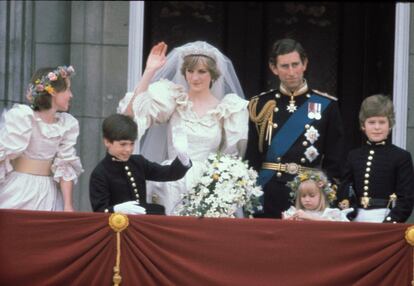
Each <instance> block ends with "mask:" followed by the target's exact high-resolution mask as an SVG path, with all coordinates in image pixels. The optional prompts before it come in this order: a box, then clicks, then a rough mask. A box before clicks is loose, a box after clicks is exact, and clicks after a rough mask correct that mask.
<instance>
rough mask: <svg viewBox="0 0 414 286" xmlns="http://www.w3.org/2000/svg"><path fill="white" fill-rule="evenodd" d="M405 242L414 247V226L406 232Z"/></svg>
mask: <svg viewBox="0 0 414 286" xmlns="http://www.w3.org/2000/svg"><path fill="white" fill-rule="evenodd" d="M405 240H406V241H407V242H408V244H410V245H411V246H414V226H410V227H409V228H407V230H406V231H405Z"/></svg>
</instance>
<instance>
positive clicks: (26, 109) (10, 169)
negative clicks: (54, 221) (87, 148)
mask: <svg viewBox="0 0 414 286" xmlns="http://www.w3.org/2000/svg"><path fill="white" fill-rule="evenodd" d="M73 73H74V69H73V67H72V66H69V67H66V66H59V67H57V68H41V69H39V70H37V71H36V72H35V73H34V75H33V76H32V79H31V84H30V86H29V89H28V92H27V95H26V97H27V98H28V100H29V101H30V103H31V106H27V105H24V104H15V105H14V106H13V107H12V108H11V109H10V110H8V111H6V112H4V113H3V117H4V122H2V124H1V126H0V208H8V209H26V210H47V211H59V210H64V211H73V210H74V209H73V204H72V187H73V183H74V182H76V180H77V178H78V176H79V175H80V173H81V172H82V171H83V169H82V165H81V162H80V160H79V157H78V156H76V150H75V144H76V139H77V137H78V135H79V124H78V121H77V120H76V119H75V118H74V117H73V116H72V115H70V114H68V113H66V112H59V111H67V110H68V109H69V102H70V100H71V98H72V91H71V89H70V86H71V81H70V77H71V75H72V74H73ZM57 183H58V184H59V186H60V191H58V186H57Z"/></svg>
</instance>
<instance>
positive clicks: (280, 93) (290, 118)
mask: <svg viewBox="0 0 414 286" xmlns="http://www.w3.org/2000/svg"><path fill="white" fill-rule="evenodd" d="M249 115H250V121H249V137H248V145H247V151H246V156H245V157H246V159H247V160H248V161H249V164H250V165H251V166H252V167H253V168H254V169H255V170H257V171H258V172H259V178H258V183H259V184H260V185H262V187H263V191H264V198H263V199H264V201H263V211H264V212H263V214H261V215H260V217H276V218H280V217H281V212H282V211H284V210H286V209H288V208H289V206H290V205H291V201H290V196H289V193H290V189H289V188H288V187H287V186H286V182H287V181H290V180H292V179H293V177H294V176H296V175H297V174H299V173H300V172H301V171H303V170H305V169H306V168H319V169H322V170H324V171H325V172H326V173H327V175H328V177H329V178H330V179H331V180H332V178H339V177H340V174H341V168H340V164H341V159H343V144H344V143H343V142H344V133H343V126H342V120H341V116H340V113H339V108H338V105H337V99H336V98H335V97H332V96H330V95H328V94H325V93H321V92H319V91H317V90H311V89H310V88H308V85H307V83H306V82H304V84H303V85H302V86H301V87H300V88H299V89H298V90H297V91H296V92H294V93H290V92H289V91H287V90H286V89H284V88H283V86H282V85H281V86H280V89H279V90H270V91H267V92H264V93H262V94H260V95H258V96H254V97H253V98H251V100H250V102H249Z"/></svg>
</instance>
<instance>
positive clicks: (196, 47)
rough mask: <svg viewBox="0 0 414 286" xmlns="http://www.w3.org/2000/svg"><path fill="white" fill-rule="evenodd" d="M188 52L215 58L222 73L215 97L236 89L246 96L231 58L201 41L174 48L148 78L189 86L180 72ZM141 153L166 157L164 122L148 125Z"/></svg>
mask: <svg viewBox="0 0 414 286" xmlns="http://www.w3.org/2000/svg"><path fill="white" fill-rule="evenodd" d="M188 55H204V56H208V57H210V58H212V59H214V60H215V61H216V64H217V68H218V70H219V71H220V73H221V75H220V77H219V78H218V79H217V80H216V81H215V82H213V85H212V87H211V92H212V94H213V95H214V96H215V97H216V98H217V99H218V100H220V101H221V100H222V99H223V97H224V96H225V95H226V94H229V93H235V94H237V95H238V96H240V97H241V98H245V97H244V93H243V90H242V88H241V85H240V82H239V79H238V78H237V75H236V71H235V70H234V67H233V64H232V62H231V60H230V59H229V58H228V57H226V56H225V55H224V54H223V53H221V52H220V50H219V49H217V48H216V47H214V46H212V45H210V44H209V43H207V42H204V41H196V42H191V43H187V44H185V45H183V46H180V47H177V48H174V49H173V50H172V51H171V52H170V53H169V54H168V55H167V61H166V63H165V65H164V66H163V67H162V68H161V69H160V70H158V71H157V73H156V74H155V75H154V77H153V78H152V80H151V82H155V81H158V80H160V79H163V78H164V79H168V80H170V81H172V82H174V83H176V84H180V85H182V86H184V88H185V89H186V90H188V85H187V82H186V80H185V77H184V76H183V75H182V74H181V66H182V64H183V59H184V57H185V56H188ZM140 153H141V154H143V155H144V156H145V157H146V158H148V159H149V160H152V161H156V162H159V163H160V162H162V161H164V160H165V159H167V125H166V124H161V125H158V126H152V127H151V128H150V129H148V131H147V132H146V134H145V136H144V137H143V139H142V140H141V150H140Z"/></svg>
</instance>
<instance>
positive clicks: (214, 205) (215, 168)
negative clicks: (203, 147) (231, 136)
mask: <svg viewBox="0 0 414 286" xmlns="http://www.w3.org/2000/svg"><path fill="white" fill-rule="evenodd" d="M257 176H258V175H257V172H256V171H255V170H253V169H252V168H249V166H248V165H247V162H245V161H243V160H242V159H241V158H240V157H239V156H231V155H225V154H210V156H209V157H208V158H207V160H206V161H205V163H204V165H203V167H202V175H201V177H200V178H198V180H197V181H196V182H195V183H194V185H193V186H192V188H191V190H190V191H189V192H188V193H186V194H183V195H182V201H181V204H180V205H179V206H178V207H177V209H176V211H175V212H176V214H178V215H183V216H202V217H235V213H236V211H237V210H238V209H240V208H242V209H243V213H244V215H245V216H246V217H252V215H253V213H254V212H256V211H257V210H261V209H262V206H261V205H260V201H259V198H260V196H262V195H263V192H262V190H261V187H260V186H257V185H256V179H257Z"/></svg>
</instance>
